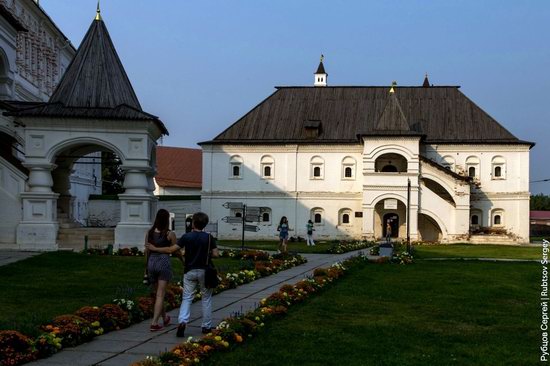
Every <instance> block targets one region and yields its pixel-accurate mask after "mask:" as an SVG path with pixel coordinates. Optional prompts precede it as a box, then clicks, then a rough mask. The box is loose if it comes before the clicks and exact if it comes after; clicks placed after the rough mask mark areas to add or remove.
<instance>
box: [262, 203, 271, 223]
mask: <svg viewBox="0 0 550 366" xmlns="http://www.w3.org/2000/svg"><path fill="white" fill-rule="evenodd" d="M265 215H267V218H269V220H266V221H264V218H265V217H266V216H265ZM272 219H273V214H272V212H271V208H269V207H263V208H262V209H261V211H260V224H262V225H271V220H272Z"/></svg>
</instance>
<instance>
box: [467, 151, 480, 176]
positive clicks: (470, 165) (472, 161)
mask: <svg viewBox="0 0 550 366" xmlns="http://www.w3.org/2000/svg"><path fill="white" fill-rule="evenodd" d="M479 167H480V162H479V158H478V157H477V156H469V157H468V158H467V159H466V175H467V176H469V177H472V178H479V177H480V170H479V169H480V168H479ZM471 169H474V172H475V173H474V175H471V174H470V170H471Z"/></svg>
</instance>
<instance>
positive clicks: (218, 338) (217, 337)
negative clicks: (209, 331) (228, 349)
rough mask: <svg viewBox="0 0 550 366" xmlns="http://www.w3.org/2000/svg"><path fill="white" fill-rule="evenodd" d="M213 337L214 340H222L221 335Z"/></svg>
mask: <svg viewBox="0 0 550 366" xmlns="http://www.w3.org/2000/svg"><path fill="white" fill-rule="evenodd" d="M214 339H215V340H216V341H218V342H219V341H221V340H222V337H220V336H216V337H214Z"/></svg>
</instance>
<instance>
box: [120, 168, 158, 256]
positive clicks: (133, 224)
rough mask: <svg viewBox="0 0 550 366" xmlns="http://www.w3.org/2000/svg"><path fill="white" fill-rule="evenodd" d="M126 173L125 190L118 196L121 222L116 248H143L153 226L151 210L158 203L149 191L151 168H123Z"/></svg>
mask: <svg viewBox="0 0 550 366" xmlns="http://www.w3.org/2000/svg"><path fill="white" fill-rule="evenodd" d="M122 169H124V171H125V178H124V188H125V189H126V191H125V192H124V193H122V194H119V195H118V198H119V201H120V222H119V223H118V225H117V227H116V229H115V246H116V247H117V248H120V247H133V246H138V247H143V245H144V238H145V233H146V232H147V230H148V229H149V228H150V227H151V225H152V219H153V218H152V213H151V209H152V206H153V204H154V202H155V201H156V199H155V196H154V195H153V194H152V192H151V191H150V190H149V179H148V177H147V176H148V175H149V174H150V171H151V169H150V168H149V167H122Z"/></svg>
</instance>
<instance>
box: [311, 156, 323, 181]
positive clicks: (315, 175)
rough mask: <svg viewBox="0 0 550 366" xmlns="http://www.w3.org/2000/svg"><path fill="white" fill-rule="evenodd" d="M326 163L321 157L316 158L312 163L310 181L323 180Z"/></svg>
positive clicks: (313, 158) (312, 159)
mask: <svg viewBox="0 0 550 366" xmlns="http://www.w3.org/2000/svg"><path fill="white" fill-rule="evenodd" d="M324 165H325V161H324V160H323V158H321V157H320V156H314V157H312V158H311V161H310V179H323V175H324V171H323V169H324Z"/></svg>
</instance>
